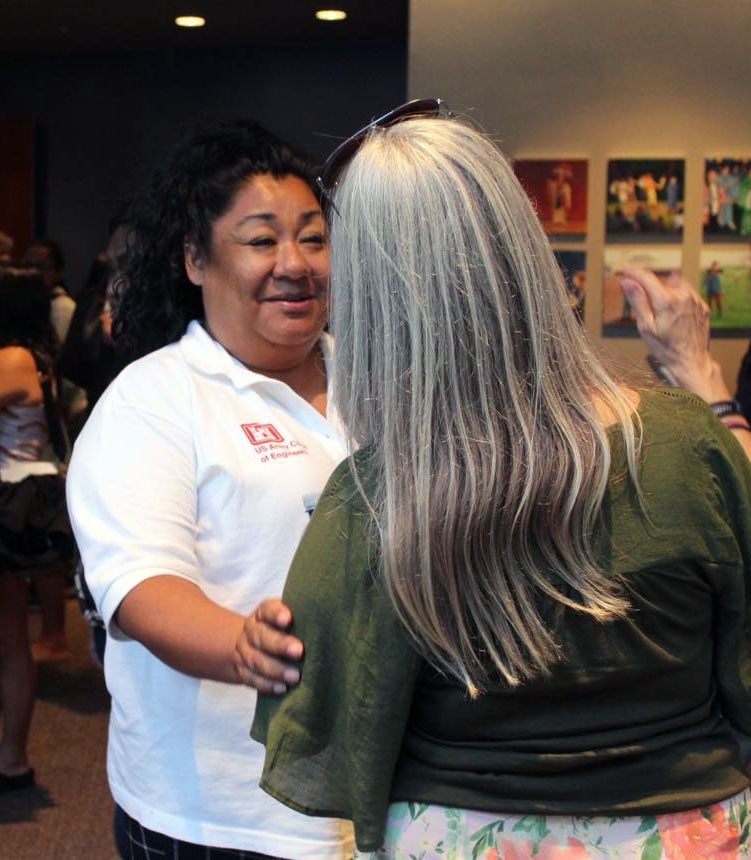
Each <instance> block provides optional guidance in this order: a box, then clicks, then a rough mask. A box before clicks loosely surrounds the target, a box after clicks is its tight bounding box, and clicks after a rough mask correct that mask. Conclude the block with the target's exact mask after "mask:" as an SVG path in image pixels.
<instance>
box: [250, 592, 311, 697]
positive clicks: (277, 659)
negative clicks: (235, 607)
mask: <svg viewBox="0 0 751 860" xmlns="http://www.w3.org/2000/svg"><path fill="white" fill-rule="evenodd" d="M291 624H292V613H291V612H290V610H289V608H288V607H287V606H285V604H284V603H282V601H281V600H280V599H279V598H275V597H271V598H268V599H266V600H264V601H263V602H262V603H260V604H259V605H258V606H257V607H256V609H255V610H254V611H253V612H251V614H250V615H248V617H247V618H246V619H245V622H244V623H243V628H242V631H241V633H240V635H239V636H238V637H237V642H236V644H235V656H234V661H235V670H236V672H237V674H238V677H239V678H240V680H241V681H242V683H243V684H247V685H248V686H249V687H255V689H256V690H259V691H260V692H262V693H274V694H276V695H281V694H282V693H286V692H287V688H288V686H291V685H294V684H296V683H297V682H298V681H299V680H300V670H299V669H298V668H297V667H296V666H294V665H293V663H294V662H295V661H298V660H300V659H301V658H302V655H303V643H302V642H301V641H300V640H299V639H297V638H296V637H294V636H291V635H290V634H289V633H286V632H285V631H286V630H288V629H289V626H290V625H291Z"/></svg>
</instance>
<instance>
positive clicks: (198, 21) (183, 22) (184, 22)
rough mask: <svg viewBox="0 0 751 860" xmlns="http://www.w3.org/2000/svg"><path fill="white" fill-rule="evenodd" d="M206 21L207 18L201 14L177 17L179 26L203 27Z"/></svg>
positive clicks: (176, 22) (176, 21) (176, 20)
mask: <svg viewBox="0 0 751 860" xmlns="http://www.w3.org/2000/svg"><path fill="white" fill-rule="evenodd" d="M205 23H206V19H205V18H201V16H200V15H180V16H179V17H178V18H175V24H177V26H178V27H203V25H204V24H205Z"/></svg>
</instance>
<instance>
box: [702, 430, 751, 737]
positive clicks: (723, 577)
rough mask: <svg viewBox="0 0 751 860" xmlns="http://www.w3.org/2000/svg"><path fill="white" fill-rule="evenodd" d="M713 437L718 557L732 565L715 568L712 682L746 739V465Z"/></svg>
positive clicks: (749, 539) (749, 722)
mask: <svg viewBox="0 0 751 860" xmlns="http://www.w3.org/2000/svg"><path fill="white" fill-rule="evenodd" d="M716 423H718V424H719V422H716ZM717 434H718V435H717V437H716V441H715V443H713V444H711V445H710V446H709V460H710V467H711V469H712V472H713V474H714V476H715V481H716V486H717V490H718V493H719V496H720V499H721V504H722V506H723V512H722V513H723V516H724V518H725V521H726V522H727V524H728V526H729V528H730V533H731V537H730V538H729V539H728V540H727V541H725V546H722V547H718V557H721V558H724V559H732V558H734V559H735V561H734V562H733V561H725V562H723V563H721V564H719V565H717V568H716V575H717V581H716V583H715V588H714V601H715V613H716V617H715V654H714V661H715V678H716V683H717V690H718V696H719V701H720V706H721V708H722V711H723V714H724V715H725V717H726V718H727V719H728V721H729V722H730V723H731V725H732V726H733V728H734V729H737V730H739V731H741V732H743V733H744V734H746V735H751V464H749V462H748V459H747V457H746V455H745V453H744V452H743V450H742V449H741V447H740V445H739V444H738V442H737V440H736V439H735V438H733V436H732V434H731V433H730V432H729V431H727V430H725V429H724V428H722V427H720V428H717ZM728 543H730V546H727V544H728Z"/></svg>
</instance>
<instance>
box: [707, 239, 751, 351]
mask: <svg viewBox="0 0 751 860" xmlns="http://www.w3.org/2000/svg"><path fill="white" fill-rule="evenodd" d="M699 266H700V268H701V284H700V289H701V294H702V296H703V297H704V300H705V301H706V303H707V304H708V305H709V314H710V316H709V321H710V325H711V326H712V337H748V336H749V335H751V247H749V245H748V243H746V244H745V246H744V247H741V246H731V247H720V246H714V247H711V248H702V250H701V253H700V255H699Z"/></svg>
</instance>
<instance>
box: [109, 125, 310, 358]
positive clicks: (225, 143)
mask: <svg viewBox="0 0 751 860" xmlns="http://www.w3.org/2000/svg"><path fill="white" fill-rule="evenodd" d="M260 174H271V175H272V176H274V177H275V178H277V179H280V178H282V177H284V176H290V175H292V176H299V177H300V178H301V179H303V180H304V181H305V182H306V183H307V184H308V185H309V186H310V188H311V189H312V190H313V192H314V193H316V189H315V185H314V182H313V168H312V165H311V163H310V162H309V161H308V160H307V159H306V158H305V157H304V156H302V155H301V154H300V153H297V152H295V151H294V150H293V149H292V148H291V147H290V146H288V145H287V144H285V143H283V142H282V141H281V140H279V139H278V138H277V137H276V136H275V135H273V134H272V133H271V132H269V131H267V130H266V129H265V128H263V127H262V126H260V125H259V124H258V123H257V122H255V121H254V120H235V121H233V122H223V123H219V124H216V125H213V126H198V127H197V128H196V129H195V130H194V131H193V132H192V133H191V134H190V135H188V136H187V137H186V138H184V139H183V140H181V141H180V142H179V143H178V144H177V146H176V147H175V148H174V149H173V151H172V153H171V155H170V156H169V158H168V159H167V161H166V163H165V165H164V167H163V168H162V169H161V170H159V171H157V173H156V174H155V175H154V177H153V179H152V182H151V185H150V187H149V188H148V189H147V190H146V192H145V193H144V194H143V195H142V196H141V197H140V198H139V199H138V200H137V202H136V203H135V204H134V206H133V207H132V209H131V210H130V213H129V216H128V224H129V228H130V229H129V232H128V239H127V252H126V255H125V259H124V263H123V269H122V283H121V287H120V295H119V296H118V297H117V302H116V304H115V319H114V329H113V333H114V339H115V342H116V344H117V349H118V352H119V353H120V356H121V360H122V362H123V363H127V362H129V361H133V360H134V359H136V358H139V357H140V356H142V355H146V353H148V352H152V351H153V350H155V349H159V348H160V347H162V346H165V345H166V344H168V343H172V342H174V341H176V340H179V338H180V337H182V335H183V334H184V332H185V328H186V326H187V325H188V323H189V322H190V321H191V320H193V319H201V318H202V317H203V302H202V299H201V291H200V288H199V287H197V286H195V285H194V284H192V283H191V282H190V281H189V280H188V277H187V275H186V272H185V261H184V254H185V242H186V241H190V242H192V243H193V244H194V245H195V246H196V248H197V249H198V250H199V251H200V252H201V253H202V254H204V255H205V256H206V257H207V258H208V257H209V256H210V250H211V233H212V226H213V224H214V222H215V221H216V220H217V218H219V217H221V216H222V215H223V214H224V213H225V212H226V211H227V210H228V209H229V208H230V206H231V205H232V201H233V198H234V196H235V193H236V192H237V190H238V188H239V187H240V186H241V185H242V184H243V183H244V182H245V181H246V180H247V179H249V178H250V177H253V176H258V175H260ZM317 196H318V195H317V193H316V197H317Z"/></svg>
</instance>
